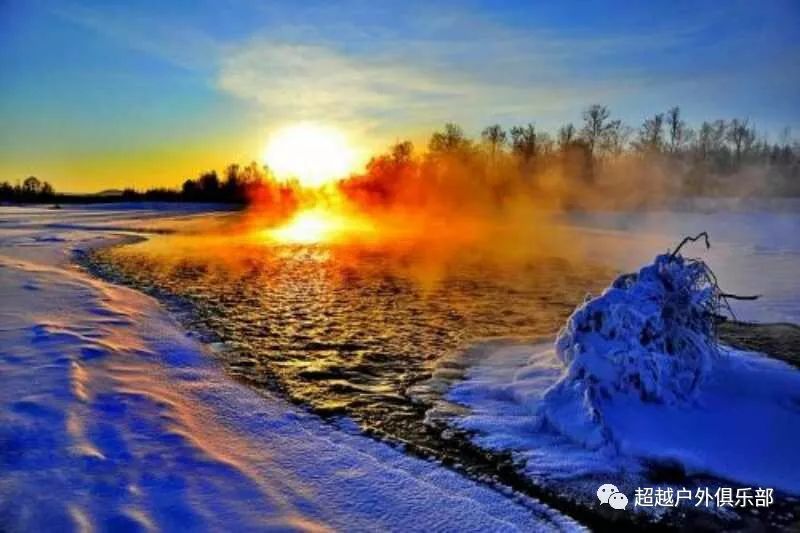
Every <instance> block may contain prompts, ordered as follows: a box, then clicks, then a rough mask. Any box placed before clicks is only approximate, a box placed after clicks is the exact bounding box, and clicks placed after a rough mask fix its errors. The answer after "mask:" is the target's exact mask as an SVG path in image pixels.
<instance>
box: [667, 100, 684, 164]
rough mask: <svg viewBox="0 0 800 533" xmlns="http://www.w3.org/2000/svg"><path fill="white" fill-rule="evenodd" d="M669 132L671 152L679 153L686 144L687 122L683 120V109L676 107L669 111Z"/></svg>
mask: <svg viewBox="0 0 800 533" xmlns="http://www.w3.org/2000/svg"><path fill="white" fill-rule="evenodd" d="M667 131H668V133H669V150H670V152H672V153H673V154H675V153H678V152H679V151H680V150H681V148H682V147H683V145H684V143H685V142H686V122H684V121H683V120H681V108H680V107H678V106H675V107H673V108H671V109H670V110H669V111H667Z"/></svg>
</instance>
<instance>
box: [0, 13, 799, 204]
mask: <svg viewBox="0 0 800 533" xmlns="http://www.w3.org/2000/svg"><path fill="white" fill-rule="evenodd" d="M295 4H302V5H301V6H298V5H295ZM592 103H605V104H607V105H609V106H610V108H611V110H612V113H613V114H614V116H616V117H618V118H621V119H623V120H624V121H626V122H628V123H629V124H630V125H632V126H634V127H636V126H638V125H639V124H640V123H641V121H642V120H643V119H644V118H645V117H646V116H648V115H652V114H653V113H656V112H659V111H663V110H665V109H666V108H668V107H671V106H673V105H680V106H681V108H682V109H683V111H684V114H685V117H686V119H687V120H688V121H689V122H690V123H697V122H699V121H700V120H703V119H715V118H732V117H743V118H749V119H751V120H752V121H753V122H755V124H756V126H757V128H758V129H759V130H760V131H762V132H764V133H766V134H769V135H771V136H772V137H773V138H774V137H776V136H777V133H778V132H779V131H780V129H781V128H782V127H784V126H791V127H792V128H793V129H794V131H795V132H800V2H796V1H762V2H754V1H753V2H680V1H672V2H630V3H627V2H588V1H586V2H583V1H581V2H577V1H576V2H553V3H544V2H541V3H540V2H530V1H527V2H489V1H485V2H436V3H433V2H409V1H407V2H398V3H392V2H343V3H340V2H336V3H334V2H302V3H300V2H286V3H281V2H272V3H266V2H257V1H245V0H227V1H218V2H177V1H175V2H147V1H144V2H129V3H126V2H113V1H112V2H71V1H63V2H38V1H36V0H29V1H24V2H22V1H16V0H0V123H2V125H3V128H2V133H0V180H2V179H10V180H16V179H19V178H22V177H24V176H26V175H28V174H36V175H39V176H41V177H43V178H45V179H50V180H51V181H53V182H54V183H55V184H56V185H57V187H58V188H61V189H72V190H92V189H99V188H106V187H112V186H113V187H118V186H122V185H125V184H135V185H137V186H149V185H152V184H174V183H178V182H179V181H181V180H182V178H184V177H186V176H188V175H191V174H193V173H195V172H197V171H199V170H202V169H204V168H209V167H213V166H222V165H224V164H225V163H226V162H228V161H232V160H243V161H247V160H250V159H254V158H258V157H259V155H260V151H261V150H262V147H263V144H264V140H265V138H266V137H267V136H268V135H269V133H270V131H273V130H274V129H275V128H277V127H279V126H281V125H284V124H286V123H291V122H293V121H296V120H308V119H311V120H316V121H322V122H326V123H331V124H334V125H338V126H340V127H342V128H343V129H344V130H346V131H348V132H349V134H350V135H351V137H352V138H353V139H354V141H355V142H357V143H358V144H360V145H362V146H363V147H364V148H365V150H372V149H380V147H382V146H384V145H386V144H387V143H389V142H391V141H393V140H395V139H396V138H399V137H412V138H415V139H417V138H418V139H421V138H422V136H423V135H425V134H427V133H428V132H430V131H431V130H432V129H434V128H436V127H437V126H438V125H440V124H441V123H443V122H445V121H456V122H459V123H461V124H462V125H463V126H464V127H465V129H466V130H467V131H468V132H470V133H473V134H477V132H478V131H479V130H480V128H481V127H482V126H483V125H486V124H489V123H492V122H500V123H501V124H504V125H507V126H508V125H512V124H515V123H522V122H529V121H532V122H535V123H536V124H537V125H538V126H540V127H542V128H545V129H555V128H556V127H558V125H560V124H562V123H564V122H569V121H573V122H578V121H579V120H580V113H581V110H582V109H583V108H584V107H586V106H587V105H589V104H592Z"/></svg>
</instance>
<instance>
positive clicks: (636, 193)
mask: <svg viewBox="0 0 800 533" xmlns="http://www.w3.org/2000/svg"><path fill="white" fill-rule="evenodd" d="M582 119H583V121H582V123H581V124H578V125H577V126H576V125H574V124H566V125H564V126H562V127H561V128H559V129H558V131H557V132H555V133H551V132H547V131H542V130H539V129H537V127H536V125H535V124H533V123H528V124H524V125H519V126H515V127H512V128H510V129H508V130H506V129H504V128H503V127H501V126H500V125H492V126H488V127H486V128H485V129H484V130H483V131H482V132H481V135H480V138H478V139H472V138H469V137H467V136H466V135H465V133H464V131H463V130H462V129H461V127H459V126H458V125H456V124H446V125H445V126H444V128H443V129H442V130H440V131H437V132H435V133H434V134H433V135H432V136H431V137H430V139H429V141H428V146H427V150H426V151H425V152H424V153H421V154H418V153H417V152H416V151H415V148H414V146H413V145H412V143H410V142H408V141H404V142H399V143H396V144H395V145H394V146H392V147H391V148H390V149H389V151H388V152H387V153H385V154H382V155H379V156H377V157H374V158H373V159H372V160H371V161H370V162H369V164H368V165H367V169H366V172H364V173H363V174H362V175H358V176H351V177H350V178H349V179H348V180H346V181H345V182H343V183H342V184H341V188H342V189H343V190H344V191H345V192H346V194H347V195H348V196H349V197H350V198H353V199H354V200H355V201H357V202H358V203H359V204H361V205H367V206H369V205H374V206H381V207H387V206H388V207H391V206H400V205H411V204H414V205H427V206H431V208H435V206H443V207H447V206H446V205H443V204H450V207H453V206H458V207H459V208H460V209H467V208H471V207H476V205H478V204H479V205H478V207H480V206H484V205H492V204H493V205H494V206H503V207H509V206H510V207H512V208H513V207H515V204H517V205H518V204H519V203H521V202H520V200H525V202H522V203H526V202H528V203H529V201H533V202H535V203H536V204H537V205H545V206H547V205H551V206H553V207H557V208H573V207H574V208H581V207H587V208H589V207H601V208H603V207H608V208H613V207H636V206H653V205H660V204H664V203H666V202H669V201H670V200H672V199H678V198H685V197H698V196H717V197H722V196H726V197H753V196H773V197H774V196H799V195H800V143H798V141H796V140H793V139H792V138H791V134H790V131H789V130H788V129H787V130H785V131H784V132H782V133H781V135H780V136H779V138H778V140H777V141H776V142H768V141H767V140H766V138H765V137H763V136H760V135H759V133H758V131H757V130H756V128H755V126H753V124H751V123H750V122H749V121H748V120H745V119H733V120H729V121H725V120H716V121H713V122H703V123H702V124H700V126H699V127H697V128H691V127H689V126H688V125H687V124H686V122H685V121H684V120H683V118H682V116H681V111H680V108H678V107H674V108H672V109H669V110H668V111H666V112H664V113H658V114H655V115H653V116H651V117H649V118H647V119H646V120H644V121H643V123H642V124H641V125H640V126H639V127H638V128H632V127H630V126H628V125H626V124H624V123H623V122H622V121H620V120H617V119H614V118H613V117H612V115H611V112H610V111H609V109H608V108H607V107H605V106H602V105H592V106H590V107H588V108H586V109H585V110H584V112H583V115H582Z"/></svg>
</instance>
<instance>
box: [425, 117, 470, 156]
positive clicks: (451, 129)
mask: <svg viewBox="0 0 800 533" xmlns="http://www.w3.org/2000/svg"><path fill="white" fill-rule="evenodd" d="M470 147H471V142H470V140H469V139H467V137H466V136H465V135H464V130H462V129H461V126H459V125H458V124H453V123H452V122H448V123H447V124H445V125H444V131H437V132H435V133H434V134H433V135H431V140H430V141H429V142H428V150H430V151H431V152H433V153H454V152H459V151H464V150H467V149H469V148H470Z"/></svg>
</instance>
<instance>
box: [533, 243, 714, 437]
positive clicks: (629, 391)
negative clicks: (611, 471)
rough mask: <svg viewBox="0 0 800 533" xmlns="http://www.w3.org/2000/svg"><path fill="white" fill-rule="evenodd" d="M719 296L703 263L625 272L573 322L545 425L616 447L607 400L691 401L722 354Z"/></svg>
mask: <svg viewBox="0 0 800 533" xmlns="http://www.w3.org/2000/svg"><path fill="white" fill-rule="evenodd" d="M719 299H720V297H719V294H718V289H717V288H716V286H715V284H714V281H713V274H711V272H710V271H709V270H708V267H707V266H706V265H705V263H703V262H702V261H699V260H685V259H684V258H683V257H681V256H680V255H675V256H672V255H669V254H664V255H660V256H658V257H657V258H656V259H655V261H654V262H653V264H651V265H648V266H646V267H644V268H642V269H641V270H640V271H639V273H638V274H625V275H622V276H620V277H618V278H617V279H616V280H615V281H614V282H613V283H612V285H611V286H610V287H609V288H608V289H606V290H605V291H604V292H603V294H602V295H600V296H599V297H597V298H589V299H587V301H586V302H585V303H584V304H583V305H581V306H580V307H579V308H578V309H577V310H575V312H574V313H573V314H572V316H570V317H569V319H568V320H567V323H566V325H565V326H564V328H562V330H561V331H560V332H559V334H558V337H557V339H556V343H555V349H556V353H557V354H558V356H559V358H560V359H561V361H562V363H563V364H564V365H565V366H566V368H567V370H566V373H565V375H564V376H563V378H562V379H561V380H560V381H559V382H558V383H557V384H556V385H554V386H553V388H552V389H550V390H549V391H548V393H547V395H546V396H545V402H544V405H543V406H542V409H543V412H544V415H545V417H546V419H547V421H548V422H549V423H550V424H551V425H552V426H553V427H555V428H556V429H557V430H559V431H560V432H561V433H563V434H565V435H567V436H569V437H570V438H572V439H574V440H576V441H577V442H579V443H580V444H583V445H585V446H588V447H599V446H602V445H607V444H610V443H612V441H613V437H612V436H611V435H610V434H609V431H608V427H607V426H606V425H605V423H604V420H603V411H604V407H605V404H606V402H607V401H608V400H610V399H612V398H613V397H615V396H619V395H625V396H630V397H631V398H633V399H638V400H641V401H644V402H660V403H666V404H676V403H682V402H687V401H689V400H691V399H692V398H693V396H694V394H695V392H696V391H697V389H698V387H699V386H700V384H701V383H702V381H703V379H704V378H705V377H706V375H707V374H708V371H709V369H710V368H711V364H712V360H713V359H714V358H715V357H716V355H717V344H716V338H715V335H714V314H715V312H716V311H717V308H718V307H719Z"/></svg>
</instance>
